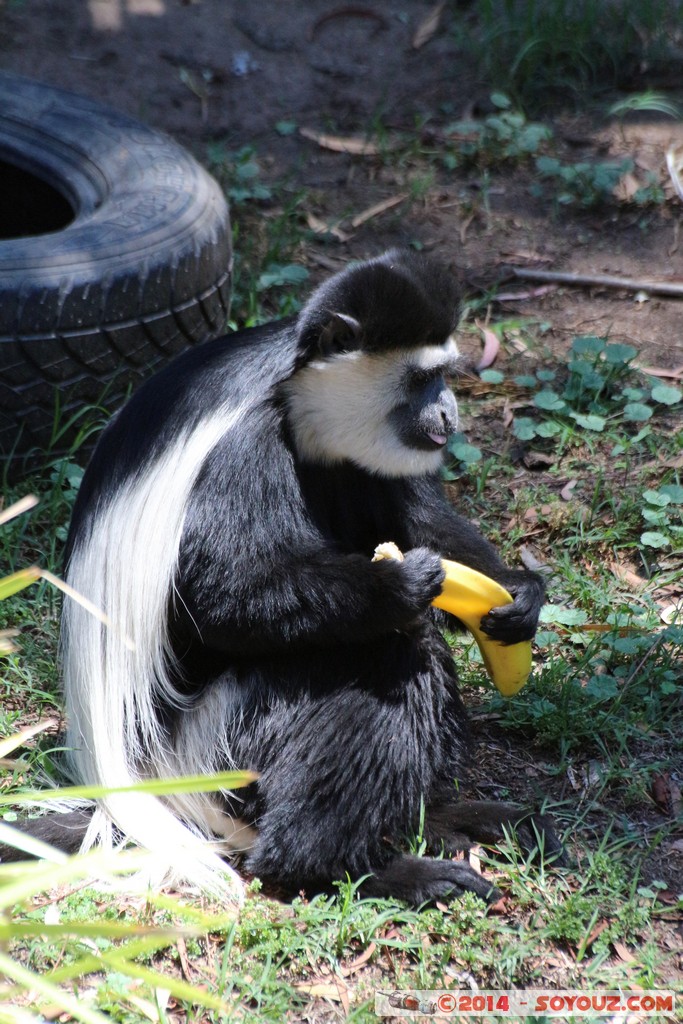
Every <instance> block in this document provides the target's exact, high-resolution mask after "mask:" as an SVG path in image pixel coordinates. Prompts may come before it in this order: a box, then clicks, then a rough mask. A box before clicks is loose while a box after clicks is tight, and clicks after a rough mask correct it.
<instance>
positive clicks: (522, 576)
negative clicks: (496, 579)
mask: <svg viewBox="0 0 683 1024" xmlns="http://www.w3.org/2000/svg"><path fill="white" fill-rule="evenodd" d="M501 582H502V583H503V585H504V586H506V587H507V589H508V590H509V591H510V594H511V595H512V597H513V598H514V600H513V602H512V604H506V605H501V606H500V607H498V608H492V609H491V611H490V612H489V613H488V615H485V616H484V617H483V618H482V620H481V628H482V629H483V630H484V632H485V633H488V635H489V636H491V637H493V638H494V640H500V641H501V642H502V643H507V644H515V643H520V642H521V641H523V640H531V639H532V638H533V636H534V633H535V632H536V627H537V625H538V616H539V612H540V610H541V606H542V604H543V598H544V594H545V587H544V584H543V580H542V579H541V578H540V577H539V576H537V575H536V574H535V573H527V572H523V573H518V574H517V573H515V574H514V575H513V576H512V578H511V579H509V580H501Z"/></svg>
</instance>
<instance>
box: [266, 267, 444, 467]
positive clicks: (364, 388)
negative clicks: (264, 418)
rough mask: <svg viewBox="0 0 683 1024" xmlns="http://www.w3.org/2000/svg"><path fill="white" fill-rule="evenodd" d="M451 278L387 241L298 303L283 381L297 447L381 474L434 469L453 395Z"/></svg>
mask: <svg viewBox="0 0 683 1024" xmlns="http://www.w3.org/2000/svg"><path fill="white" fill-rule="evenodd" d="M457 315H458V294H457V290H456V287H455V282H454V281H453V278H452V276H451V275H449V274H448V273H447V272H446V271H445V270H444V269H443V268H442V267H440V266H438V265H436V264H434V263H432V262H431V261H430V260H427V259H426V258H425V257H424V256H420V255H419V254H417V253H412V252H403V251H400V250H391V251H390V252H388V253H385V254H384V255H383V256H380V257H378V258H377V259H375V260H371V261H369V262H367V263H360V264H356V265H353V266H351V267H349V268H348V269H347V270H345V271H343V272H342V273H341V274H338V275H337V276H336V277H333V278H332V279H331V280H330V281H328V282H327V283H326V284H324V285H323V286H322V287H321V288H319V289H318V290H317V291H316V292H315V293H314V294H313V296H312V297H311V299H310V300H309V302H308V303H307V304H306V306H305V307H304V309H303V310H302V312H301V314H300V316H299V320H298V325H297V330H298V351H297V369H296V370H295V372H294V374H293V375H292V377H291V378H290V379H289V380H288V381H287V384H286V387H285V393H286V399H287V409H288V420H289V423H290V426H291V429H292V432H293V436H294V440H295V444H296V446H297V450H298V453H299V455H300V456H301V457H302V458H304V459H306V460H307V461H312V462H318V463H321V464H325V465H331V464H334V463H336V462H343V461H346V460H349V461H351V462H353V463H355V464H356V465H358V466H360V467H361V468H363V469H366V470H368V471H370V472H372V473H377V474H379V475H381V476H412V475H421V474H423V473H430V472H434V471H436V470H438V468H439V466H440V465H441V460H442V454H443V449H444V445H445V444H446V441H447V439H448V435H449V434H451V433H453V431H454V430H455V429H456V427H457V405H456V402H455V398H454V396H453V393H452V391H451V390H450V388H449V386H448V384H447V380H446V378H447V376H448V375H449V374H451V373H454V372H455V371H456V369H457V365H458V350H457V348H456V345H455V342H454V341H453V338H452V334H453V330H454V328H455V326H456V323H457Z"/></svg>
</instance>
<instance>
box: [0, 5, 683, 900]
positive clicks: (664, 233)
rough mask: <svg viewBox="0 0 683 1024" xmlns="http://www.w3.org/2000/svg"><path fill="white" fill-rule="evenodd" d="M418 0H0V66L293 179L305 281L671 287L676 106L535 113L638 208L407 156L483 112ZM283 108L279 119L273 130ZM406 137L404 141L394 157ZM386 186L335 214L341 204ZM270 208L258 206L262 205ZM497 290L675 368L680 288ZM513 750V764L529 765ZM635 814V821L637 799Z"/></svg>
mask: <svg viewBox="0 0 683 1024" xmlns="http://www.w3.org/2000/svg"><path fill="white" fill-rule="evenodd" d="M432 8H433V4H432V2H431V0H397V2H396V3H391V4H390V3H382V2H377V0H371V2H369V3H368V4H362V5H348V6H343V5H342V6H339V5H337V4H335V3H334V0H306V2H305V3H298V2H295V0H253V2H250V3H249V2H244V0H81V2H80V3H75V2H74V0H23V2H22V0H14V2H12V0H0V68H2V69H5V70H10V71H15V72H18V73H21V74H25V75H29V76H33V77H38V78H40V79H42V80H43V81H46V82H49V83H52V84H54V85H58V86H61V87H64V88H69V89H72V90H75V91H78V92H80V93H84V94H86V95H89V96H91V97H93V98H95V99H98V100H100V101H103V102H105V103H108V104H111V105H113V106H115V107H117V108H118V109H121V110H124V111H126V112H128V113H129V114H131V115H133V116H135V117H137V118H139V119H141V120H143V121H145V122H147V123H149V124H151V125H153V126H156V127H158V128H161V129H163V130H165V131H167V132H169V133H170V134H171V135H173V136H174V137H175V138H177V139H178V140H179V141H181V142H182V143H184V144H185V145H186V146H188V147H189V148H190V149H191V150H192V151H193V152H194V153H195V155H196V156H197V157H198V158H199V159H200V160H204V159H206V155H207V147H208V145H209V144H210V143H215V142H221V143H223V144H225V147H226V149H227V150H230V151H234V150H238V149H239V148H240V147H242V146H245V145H250V146H253V147H254V148H255V150H256V152H257V154H258V157H259V160H260V161H261V163H262V165H263V167H264V169H265V173H266V174H267V175H268V176H269V177H271V178H272V179H273V180H276V179H277V180H283V179H287V180H288V182H289V183H290V185H293V186H296V187H297V188H300V189H301V190H302V192H303V193H304V194H305V200H304V201H303V202H302V204H301V207H300V216H301V218H302V221H303V223H308V226H309V228H311V233H310V235H309V236H308V237H307V240H306V241H305V242H304V243H302V244H301V249H300V252H298V253H297V258H298V259H300V261H301V262H302V263H305V264H306V265H307V266H308V267H309V269H310V270H311V274H312V278H313V280H314V281H315V280H317V279H318V278H320V277H322V276H324V275H325V274H327V273H329V271H330V270H331V269H336V268H337V267H340V266H342V265H343V263H344V262H346V261H347V260H349V259H354V258H359V257H363V256H368V255H374V254H376V253H378V252H380V251H381V250H382V249H384V248H385V247H386V246H388V245H394V244H406V243H408V242H418V243H420V244H421V245H422V246H424V247H425V248H426V249H428V250H430V251H433V252H435V253H436V254H438V255H440V256H441V257H442V258H443V259H444V260H445V261H447V262H449V263H450V264H452V265H453V267H454V268H455V269H456V272H457V273H458V275H459V276H460V278H461V280H462V282H463V288H464V289H465V290H469V291H470V292H471V293H475V294H476V293H477V292H478V291H479V292H481V289H483V288H486V287H487V286H488V285H490V284H492V283H494V282H496V281H497V280H500V279H501V278H502V277H504V276H505V268H506V267H507V266H510V265H513V266H522V267H543V268H545V269H550V270H564V271H570V272H575V273H580V274H610V275H622V276H625V277H630V278H638V279H643V280H647V279H658V280H667V281H669V280H678V281H680V282H681V284H682V286H683V239H680V238H679V230H680V224H681V201H680V200H679V199H678V198H677V197H676V196H675V195H674V193H673V190H672V189H671V188H670V186H669V184H668V176H667V172H666V166H665V154H666V150H667V148H668V147H669V146H671V145H672V144H681V145H683V123H678V122H676V121H675V120H673V119H671V118H664V117H658V116H656V115H643V116H641V117H640V118H634V117H629V118H627V119H625V121H624V123H623V124H622V125H620V124H617V123H615V122H613V121H612V122H608V121H607V120H605V119H604V118H600V117H598V116H597V115H596V116H595V117H591V116H588V115H585V114H582V115H578V114H566V113H564V114H556V115H555V117H554V119H553V120H552V122H549V123H550V124H551V127H552V129H553V132H554V136H555V139H556V141H557V140H559V145H560V149H561V155H563V158H564V159H565V160H566V161H568V162H576V161H578V160H581V159H590V160H605V159H609V158H620V157H623V156H631V157H632V158H633V159H634V160H635V163H636V168H635V172H634V173H635V176H636V178H638V180H639V181H640V182H641V183H643V182H644V181H645V177H646V174H647V172H648V171H651V172H653V173H654V174H655V175H656V176H657V177H658V179H659V180H660V181H661V182H662V183H664V184H665V185H666V188H667V200H666V202H664V203H660V204H657V205H654V206H652V207H648V208H646V209H640V208H637V207H635V206H634V205H632V204H623V203H622V204H617V203H616V202H615V203H614V204H613V205H612V204H608V205H607V206H603V207H602V208H600V209H599V210H598V211H591V212H587V211H583V212H581V211H577V210H576V209H574V208H568V207H560V206H557V204H556V203H555V202H554V201H553V199H554V197H553V192H552V188H548V189H547V190H546V193H545V195H544V196H542V197H535V196H533V195H532V194H531V192H530V186H531V185H533V184H534V182H536V181H537V178H536V176H535V174H534V170H533V165H530V164H525V163H523V162H519V161H517V162H514V163H511V164H510V165H509V166H505V165H492V166H491V167H490V169H489V172H488V177H486V176H485V175H484V174H483V173H482V170H481V168H472V169H469V170H468V169H459V170H457V171H448V170H447V169H446V168H445V167H443V166H442V165H440V164H438V162H436V161H432V162H431V163H430V161H429V160H428V159H426V157H425V154H427V153H428V152H429V150H430V147H431V146H432V144H433V143H434V141H435V139H438V138H439V133H440V132H441V131H442V128H443V126H444V124H446V123H448V122H449V121H455V120H458V119H461V118H464V117H468V116H472V115H474V114H478V113H479V114H481V113H482V112H483V113H486V112H487V111H488V110H490V107H489V106H488V103H489V99H488V91H489V90H488V89H487V88H486V86H485V84H484V83H483V82H482V81H481V79H480V77H479V75H478V74H477V69H476V67H474V66H473V62H472V60H471V58H470V57H469V56H468V54H467V53H465V52H464V51H463V48H462V46H461V44H460V42H459V39H458V38H457V37H456V35H455V34H454V33H453V32H452V31H451V30H450V22H449V14H448V8H447V7H446V8H445V9H444V11H443V13H442V18H441V23H440V25H439V27H438V29H437V30H436V31H435V32H434V33H433V34H432V36H431V38H429V39H428V41H426V42H425V43H424V44H423V45H421V46H419V47H416V46H415V45H414V40H415V33H416V30H417V29H418V27H419V26H420V25H421V24H422V23H423V22H424V19H425V18H426V16H427V15H428V14H429V13H430V10H432ZM681 95H683V93H682V94H681ZM673 98H676V97H673ZM678 98H679V99H680V97H678ZM602 109H603V110H604V109H605V107H604V106H603V108H602ZM283 121H284V122H289V123H290V124H292V125H295V126H296V130H293V131H291V133H289V134H282V133H281V131H280V132H279V131H278V130H276V125H277V124H278V123H279V122H283ZM301 129H305V130H308V131H309V132H314V133H327V134H328V135H332V136H334V137H336V138H339V137H349V136H354V137H358V138H360V139H363V138H369V139H370V140H372V141H374V142H376V141H377V138H378V135H379V137H381V138H383V139H385V140H386V145H387V146H390V145H391V139H392V137H393V135H394V133H397V134H400V135H401V137H402V139H403V146H404V149H403V150H402V151H401V154H400V156H397V158H396V159H395V160H393V159H385V158H383V156H382V153H381V152H380V154H379V156H378V155H377V154H374V155H373V154H369V155H358V154H350V153H345V152H336V151H334V150H332V149H329V148H327V146H326V145H321V140H320V139H319V138H318V140H317V141H316V139H315V138H314V139H311V138H310V137H306V136H305V135H304V134H302V133H301ZM406 137H407V138H408V139H411V138H412V141H413V147H414V149H413V154H414V155H413V158H410V157H406V155H405V142H406ZM323 141H324V140H323ZM380 148H381V147H380ZM430 174H431V177H430ZM632 184H633V183H632V182H631V183H630V186H632ZM630 186H629V183H628V182H627V183H626V185H625V187H627V188H628V187H630ZM401 196H407V198H403V199H399V198H397V197H401ZM394 199H395V200H396V204H395V205H393V206H388V207H387V208H386V209H385V210H384V212H376V213H375V214H374V215H372V216H368V217H367V219H365V220H364V222H363V223H360V224H358V225H357V226H355V227H354V226H353V224H352V220H353V218H354V217H356V216H357V215H359V214H361V213H363V212H366V211H368V210H370V209H371V208H373V207H374V206H375V204H379V203H383V202H385V201H388V202H391V201H392V200H394ZM275 212H276V211H275ZM273 213H274V211H273V210H272V209H269V208H268V204H264V206H263V210H262V216H263V217H264V218H268V217H271V216H273ZM319 222H321V223H324V224H335V223H337V222H341V228H342V231H343V235H342V236H341V237H339V238H334V237H333V238H331V239H330V238H329V237H328V238H325V239H323V238H322V237H320V235H319V233H317V234H316V224H317V223H319ZM239 245H240V241H239V240H238V241H237V246H238V247H239ZM505 291H506V292H508V293H513V294H514V295H515V297H514V298H513V299H512V300H506V301H505V302H502V303H500V304H499V305H498V306H496V307H494V313H495V315H496V317H498V318H500V317H502V316H509V317H518V318H529V319H531V320H535V321H539V322H542V323H544V324H546V325H547V329H546V331H545V334H544V342H545V344H547V345H548V346H549V348H550V349H552V350H554V351H555V352H556V353H558V354H559V353H561V352H564V351H567V350H568V347H569V344H570V342H571V339H572V338H573V337H574V336H575V335H577V334H596V335H606V334H609V335H610V337H611V339H612V340H615V341H616V340H618V341H625V342H630V343H632V344H634V345H636V346H637V347H638V348H639V349H640V351H641V355H640V363H641V365H644V366H651V367H658V368H660V369H664V370H668V371H670V374H671V379H672V381H675V380H676V379H677V378H678V379H680V373H679V374H678V375H677V374H676V371H677V370H679V371H681V370H682V369H683V303H682V302H681V301H680V300H677V299H672V298H663V297H659V296H656V295H654V294H651V293H650V292H648V290H647V289H646V288H644V289H643V290H642V294H636V293H635V292H634V290H633V289H631V290H627V289H613V288H604V287H592V288H589V287H581V288H578V287H568V286H562V287H557V286H555V287H552V288H549V289H548V288H539V287H538V286H537V285H535V284H533V283H529V282H525V283H520V282H510V283H508V284H506V285H505ZM521 295H525V296H526V297H525V298H521V297H520V296H521ZM507 358H508V359H509V358H515V353H514V350H511V351H510V352H508V354H507ZM482 728H486V726H482ZM493 728H494V727H492V729H493ZM506 743H507V741H506ZM493 748H496V751H497V752H495V753H494V752H493ZM515 756H517V755H513V754H511V753H510V751H509V750H505V751H502V750H500V749H498V748H497V747H496V737H495V734H493V733H492V734H491V735H490V736H489V745H488V747H487V755H486V758H483V760H484V761H486V764H487V766H488V770H489V772H490V774H491V775H494V774H495V775H497V776H498V777H499V778H501V779H504V778H506V776H507V777H508V778H509V777H510V776H515V775H516V774H517V773H516V770H515V768H514V757H515ZM530 762H531V758H529V759H528V762H527V766H526V768H525V769H524V773H525V774H527V775H528V774H530V773H531V774H533V773H534V771H535V769H532V767H531V765H530ZM481 767H482V770H483V772H486V767H485V765H484V764H483V763H482V765H481ZM539 770H540V769H539ZM519 774H520V776H521V775H522V774H523V773H521V772H520V773H519ZM514 788H515V787H514V786H513V789H514ZM527 788H528V787H527ZM570 795H571V794H570ZM644 817H646V818H647V819H648V824H651V822H652V821H654V820H655V819H656V817H657V812H655V811H652V812H651V813H649V814H647V815H644ZM668 849H669V857H668V858H667V859H665V860H662V859H661V858H660V859H655V858H654V857H653V860H652V865H651V877H655V878H668V879H670V882H671V885H672V888H673V886H674V885H675V884H676V880H677V879H680V872H681V870H683V865H682V863H681V854H680V852H679V853H677V854H675V853H674V852H673V848H672V847H671V846H669V847H668ZM676 858H677V859H676Z"/></svg>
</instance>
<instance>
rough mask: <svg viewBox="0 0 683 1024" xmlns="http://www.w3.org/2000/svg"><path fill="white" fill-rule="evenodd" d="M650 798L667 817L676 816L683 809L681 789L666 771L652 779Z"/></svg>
mask: <svg viewBox="0 0 683 1024" xmlns="http://www.w3.org/2000/svg"><path fill="white" fill-rule="evenodd" d="M652 799H653V800H654V802H655V803H656V804H657V807H659V809H660V811H663V813H664V814H666V816H667V817H668V818H674V819H675V818H678V816H679V815H680V813H681V810H683V797H682V796H681V791H680V789H679V787H678V785H677V783H676V782H674V780H673V779H672V778H671V776H670V775H669V773H668V772H662V773H661V774H660V775H655V776H654V778H653V779H652Z"/></svg>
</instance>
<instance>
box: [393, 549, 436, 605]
mask: <svg viewBox="0 0 683 1024" xmlns="http://www.w3.org/2000/svg"><path fill="white" fill-rule="evenodd" d="M400 565H401V569H402V572H403V579H404V585H405V588H406V591H407V592H408V594H409V595H410V597H411V599H412V600H413V601H414V602H415V605H416V607H417V608H418V609H419V610H420V611H424V610H426V609H427V608H428V607H429V605H430V604H431V603H432V601H433V600H434V598H435V597H437V596H438V595H439V594H440V593H441V588H442V587H443V581H444V580H445V578H446V574H445V572H444V569H443V566H442V564H441V558H440V557H439V555H437V554H435V553H434V552H433V551H430V550H429V548H412V550H410V551H408V552H406V555H405V558H404V560H403V561H402V562H401V563H400Z"/></svg>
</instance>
